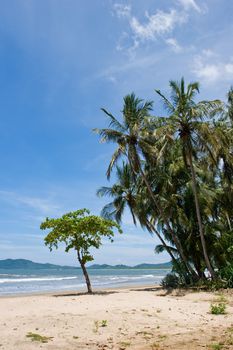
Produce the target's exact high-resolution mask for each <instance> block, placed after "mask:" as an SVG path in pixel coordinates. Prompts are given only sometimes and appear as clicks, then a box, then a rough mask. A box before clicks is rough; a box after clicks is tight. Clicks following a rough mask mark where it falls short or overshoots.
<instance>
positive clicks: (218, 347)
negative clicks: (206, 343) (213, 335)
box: [210, 344, 223, 350]
mask: <svg viewBox="0 0 233 350" xmlns="http://www.w3.org/2000/svg"><path fill="white" fill-rule="evenodd" d="M222 348H223V345H222V344H211V345H210V349H212V350H221V349H222Z"/></svg>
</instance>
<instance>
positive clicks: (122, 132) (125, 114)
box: [95, 93, 196, 275]
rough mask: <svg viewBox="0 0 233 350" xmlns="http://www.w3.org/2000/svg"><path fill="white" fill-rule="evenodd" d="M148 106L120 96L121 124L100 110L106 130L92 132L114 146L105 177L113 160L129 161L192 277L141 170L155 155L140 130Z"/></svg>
mask: <svg viewBox="0 0 233 350" xmlns="http://www.w3.org/2000/svg"><path fill="white" fill-rule="evenodd" d="M152 107H153V103H152V101H146V102H143V100H141V99H139V98H136V96H135V94H134V93H132V94H131V95H127V96H125V97H124V106H123V111H122V119H123V120H122V122H120V121H119V120H117V118H115V117H114V116H113V115H112V114H111V113H110V112H108V111H107V110H106V109H104V108H102V110H103V112H104V113H105V114H106V115H107V116H108V117H109V119H110V123H109V128H105V129H95V131H96V132H97V133H98V134H99V135H100V136H101V141H102V142H114V143H117V145H118V146H117V149H116V150H115V152H114V153H113V156H112V159H111V161H110V164H109V167H108V170H107V177H108V178H109V177H110V174H111V171H112V169H113V167H114V166H115V165H116V163H117V161H118V160H119V159H120V158H121V157H122V156H125V157H126V158H127V160H128V162H129V165H130V167H131V170H132V172H133V174H135V175H136V174H140V175H141V177H142V180H143V182H144V184H145V186H146V188H147V190H148V193H149V195H150V197H151V202H152V204H153V206H154V209H155V210H156V211H157V212H158V214H159V216H160V217H161V218H162V220H163V221H164V223H165V225H166V226H167V229H168V230H169V232H170V234H171V237H172V239H173V242H174V244H175V245H176V248H177V250H178V252H179V254H180V257H181V259H182V260H183V263H184V266H185V268H186V270H187V272H189V273H191V274H192V275H196V273H195V271H194V270H193V268H192V266H191V265H190V264H189V261H188V258H187V256H186V255H185V253H184V251H183V248H182V245H181V243H180V241H179V239H178V237H177V236H176V235H175V234H174V232H173V230H172V228H171V226H170V222H169V218H168V217H167V215H166V214H165V213H164V211H163V208H162V206H161V205H160V202H159V200H158V199H157V197H156V196H155V195H154V193H153V190H152V188H151V185H150V183H149V181H148V179H147V177H146V174H145V172H144V170H143V166H142V160H141V157H143V158H144V159H145V158H147V157H148V155H153V156H152V157H150V159H151V161H152V160H153V158H155V156H156V150H155V146H154V145H153V144H151V143H150V140H148V138H145V137H144V131H145V128H146V127H147V125H148V119H149V115H150V112H151V111H152Z"/></svg>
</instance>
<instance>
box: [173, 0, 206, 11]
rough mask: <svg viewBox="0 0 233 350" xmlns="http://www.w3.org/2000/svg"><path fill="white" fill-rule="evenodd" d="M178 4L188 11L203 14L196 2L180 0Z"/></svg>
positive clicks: (193, 0)
mask: <svg viewBox="0 0 233 350" xmlns="http://www.w3.org/2000/svg"><path fill="white" fill-rule="evenodd" d="M178 2H179V3H180V4H181V5H182V6H183V7H184V9H185V10H186V11H188V10H190V9H191V10H195V11H197V12H199V13H200V12H201V8H200V7H199V6H198V5H197V3H196V2H195V0H178Z"/></svg>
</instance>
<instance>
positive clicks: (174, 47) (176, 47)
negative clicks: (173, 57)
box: [166, 38, 182, 53]
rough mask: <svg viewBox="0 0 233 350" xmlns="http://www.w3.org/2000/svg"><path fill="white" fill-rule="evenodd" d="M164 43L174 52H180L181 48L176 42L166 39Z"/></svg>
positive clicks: (172, 39)
mask: <svg viewBox="0 0 233 350" xmlns="http://www.w3.org/2000/svg"><path fill="white" fill-rule="evenodd" d="M166 43H167V44H168V45H169V46H170V47H171V49H172V50H173V51H174V52H177V53H178V52H181V51H182V47H181V46H180V45H179V44H178V42H177V40H176V39H174V38H168V39H166Z"/></svg>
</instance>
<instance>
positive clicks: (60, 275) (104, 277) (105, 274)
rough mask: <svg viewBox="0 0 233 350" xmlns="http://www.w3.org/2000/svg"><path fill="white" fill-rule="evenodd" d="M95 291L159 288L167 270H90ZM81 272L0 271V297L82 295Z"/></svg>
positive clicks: (84, 285) (72, 270)
mask: <svg viewBox="0 0 233 350" xmlns="http://www.w3.org/2000/svg"><path fill="white" fill-rule="evenodd" d="M88 272H89V276H90V279H91V283H92V287H93V289H101V288H113V287H124V286H135V287H136V286H141V285H147V284H150V285H158V284H159V283H160V282H161V280H162V278H163V277H164V276H165V275H166V274H167V273H168V272H169V270H168V269H89V271H88ZM85 289H86V284H85V281H84V278H83V276H82V271H81V270H79V269H76V268H74V269H63V268H59V269H48V270H46V269H41V270H38V269H35V270H33V269H26V270H25V269H22V270H21V269H14V270H10V269H7V270H3V269H0V296H3V295H14V294H30V293H43V292H53V291H54V292H55V291H68V290H77V291H83V290H85Z"/></svg>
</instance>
